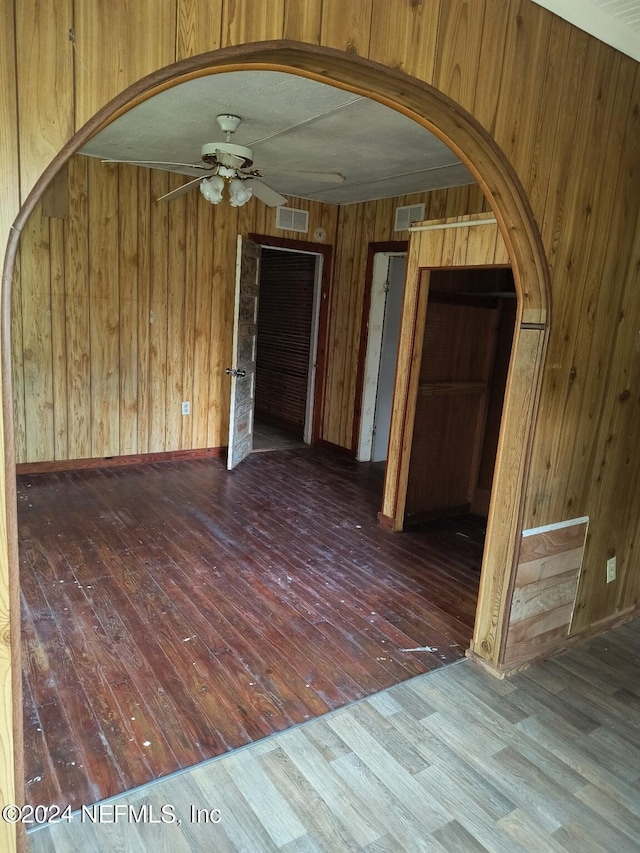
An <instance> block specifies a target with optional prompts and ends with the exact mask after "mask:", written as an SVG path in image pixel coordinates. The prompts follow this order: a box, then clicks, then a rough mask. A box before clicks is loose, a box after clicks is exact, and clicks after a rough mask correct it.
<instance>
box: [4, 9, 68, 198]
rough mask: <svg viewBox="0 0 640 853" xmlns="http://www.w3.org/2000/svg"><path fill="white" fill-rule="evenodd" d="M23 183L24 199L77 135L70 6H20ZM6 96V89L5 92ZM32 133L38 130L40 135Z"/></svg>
mask: <svg viewBox="0 0 640 853" xmlns="http://www.w3.org/2000/svg"><path fill="white" fill-rule="evenodd" d="M15 9H16V39H17V41H18V43H19V44H21V45H22V50H20V51H19V52H18V99H19V103H20V114H21V122H20V150H21V152H22V154H21V157H20V182H21V191H22V198H23V199H25V198H26V196H27V195H28V193H29V191H30V190H31V188H32V187H33V185H34V184H35V182H36V180H37V179H38V178H39V177H40V175H41V174H42V170H43V169H44V167H45V166H46V165H48V163H50V162H51V160H53V158H54V157H55V156H56V154H57V153H58V151H59V150H60V149H61V148H62V146H63V145H64V144H65V142H66V141H67V140H68V139H69V137H70V136H71V135H72V134H73V131H74V125H73V119H74V86H73V42H72V40H71V38H70V37H69V36H68V32H69V31H70V30H72V29H73V2H72V0H52V2H50V3H42V2H40V0H24V2H20V3H16V4H15ZM4 91H6V90H4V89H3V92H4ZM29 128H37V132H34V131H33V130H30V129H29Z"/></svg>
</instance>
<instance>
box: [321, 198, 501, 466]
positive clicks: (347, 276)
mask: <svg viewBox="0 0 640 853" xmlns="http://www.w3.org/2000/svg"><path fill="white" fill-rule="evenodd" d="M421 202H424V203H425V219H440V218H443V217H448V216H464V215H465V214H468V213H482V212H483V211H487V210H488V207H487V202H486V200H485V198H484V196H483V194H482V192H481V191H480V189H479V187H478V186H476V185H470V186H464V187H454V188H453V189H448V190H436V191H434V192H431V193H428V194H424V195H420V194H416V193H414V194H412V195H405V196H400V197H398V198H387V199H382V200H380V201H369V202H363V203H362V204H349V205H345V206H343V207H340V209H339V217H338V232H337V234H338V237H337V246H336V263H335V272H334V281H333V291H332V302H331V310H330V318H331V322H330V328H329V346H328V353H329V361H328V369H327V392H326V400H325V422H324V429H323V438H324V439H325V440H327V441H330V442H332V443H333V444H337V445H339V446H340V447H348V448H350V449H351V450H354V451H355V449H356V448H355V447H354V446H353V418H354V414H355V413H354V402H355V398H356V380H357V374H358V347H359V342H360V331H361V330H360V323H361V320H362V301H363V297H364V285H365V276H366V266H367V253H368V249H369V243H380V242H384V241H388V240H405V239H407V237H408V232H406V231H394V230H393V226H394V218H395V209H396V207H400V206H403V205H407V204H419V203H421Z"/></svg>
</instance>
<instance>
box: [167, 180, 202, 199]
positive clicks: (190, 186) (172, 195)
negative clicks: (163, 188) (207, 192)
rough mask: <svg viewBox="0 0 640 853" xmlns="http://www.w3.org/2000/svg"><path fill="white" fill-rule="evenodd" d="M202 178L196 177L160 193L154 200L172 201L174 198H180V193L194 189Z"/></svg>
mask: <svg viewBox="0 0 640 853" xmlns="http://www.w3.org/2000/svg"><path fill="white" fill-rule="evenodd" d="M202 180H203V179H202V178H196V179H195V180H194V181H189V182H188V183H186V184H183V185H182V186H181V187H176V189H175V190H171V192H169V193H165V194H164V195H161V196H160V198H158V199H156V201H173V199H174V198H180V196H181V195H184V194H185V193H188V192H190V191H191V190H195V188H196V187H197V186H198V184H199V183H200V182H201V181H202Z"/></svg>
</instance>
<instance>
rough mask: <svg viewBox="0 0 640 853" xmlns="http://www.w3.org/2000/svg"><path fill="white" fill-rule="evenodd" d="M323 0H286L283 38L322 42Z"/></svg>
mask: <svg viewBox="0 0 640 853" xmlns="http://www.w3.org/2000/svg"><path fill="white" fill-rule="evenodd" d="M321 20H322V0H305V2H304V3H301V2H300V0H285V4H284V29H283V33H282V35H283V38H286V39H293V40H294V41H306V42H310V43H312V44H319V43H320V26H321Z"/></svg>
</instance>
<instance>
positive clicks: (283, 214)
mask: <svg viewBox="0 0 640 853" xmlns="http://www.w3.org/2000/svg"><path fill="white" fill-rule="evenodd" d="M276 228H281V229H282V230H283V231H299V232H300V233H301V234H306V233H307V232H308V230H309V211H308V210H296V209H295V207H278V208H276Z"/></svg>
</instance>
